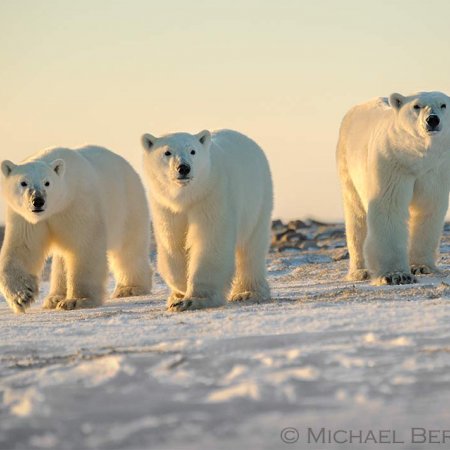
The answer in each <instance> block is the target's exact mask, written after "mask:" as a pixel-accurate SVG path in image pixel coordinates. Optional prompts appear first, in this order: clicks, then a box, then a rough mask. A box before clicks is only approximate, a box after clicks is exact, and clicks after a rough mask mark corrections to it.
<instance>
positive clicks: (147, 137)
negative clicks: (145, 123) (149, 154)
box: [141, 133, 158, 150]
mask: <svg viewBox="0 0 450 450" xmlns="http://www.w3.org/2000/svg"><path fill="white" fill-rule="evenodd" d="M141 140H142V146H143V147H144V149H145V150H152V149H153V147H154V145H155V142H156V141H157V140H158V138H156V137H155V136H152V135H151V134H150V133H145V134H144V135H142V138H141Z"/></svg>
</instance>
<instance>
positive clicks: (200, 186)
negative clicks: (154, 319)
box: [142, 130, 273, 311]
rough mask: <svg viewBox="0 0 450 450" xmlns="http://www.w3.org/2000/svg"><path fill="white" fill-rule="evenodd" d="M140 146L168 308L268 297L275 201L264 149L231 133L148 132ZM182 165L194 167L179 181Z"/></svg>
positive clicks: (195, 307)
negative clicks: (167, 289) (157, 135)
mask: <svg viewBox="0 0 450 450" xmlns="http://www.w3.org/2000/svg"><path fill="white" fill-rule="evenodd" d="M142 141H143V145H144V148H145V150H146V151H145V156H144V166H145V170H146V174H147V181H148V183H149V186H150V201H151V209H152V217H153V225H154V230H155V236H156V243H157V247H158V269H159V272H160V273H161V275H162V276H163V278H164V279H165V281H166V282H167V284H168V285H169V287H170V289H171V294H170V297H169V299H168V308H169V309H170V310H174V311H180V310H185V309H197V308H206V307H213V306H219V305H222V304H223V303H224V302H225V298H226V296H227V294H229V298H230V300H245V299H248V298H255V299H261V300H265V299H268V298H270V291H269V286H268V283H267V281H266V266H265V258H266V254H267V251H268V248H269V237H270V217H271V211H272V204H273V199H272V197H273V195H272V181H271V176H270V170H269V165H268V162H267V159H266V157H265V155H264V153H263V151H262V150H261V148H260V147H259V146H258V145H257V144H256V143H255V142H253V141H252V140H250V139H249V138H247V137H246V136H244V135H242V134H240V133H237V132H236V131H230V130H221V131H216V132H214V133H212V135H211V134H210V133H209V132H208V131H203V132H201V133H199V134H197V135H191V134H188V133H175V134H170V135H167V136H163V137H161V138H155V137H154V136H152V135H150V134H146V135H144V136H143V138H142ZM193 150H194V151H195V152H196V153H195V155H192V154H191V152H192V151H193ZM166 152H170V155H165V153H166ZM181 163H185V164H188V165H190V167H191V172H190V174H189V177H190V179H189V180H179V179H178V178H179V174H178V172H177V167H178V166H179V165H180V164H181ZM230 287H231V292H229V291H230Z"/></svg>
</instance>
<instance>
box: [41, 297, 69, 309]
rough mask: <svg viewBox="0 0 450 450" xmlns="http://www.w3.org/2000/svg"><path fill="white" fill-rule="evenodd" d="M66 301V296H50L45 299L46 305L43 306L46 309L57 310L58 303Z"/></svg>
mask: <svg viewBox="0 0 450 450" xmlns="http://www.w3.org/2000/svg"><path fill="white" fill-rule="evenodd" d="M65 299H66V296H65V295H59V294H56V295H54V294H53V295H52V294H50V295H48V296H47V297H45V299H44V303H43V304H42V308H44V309H55V308H56V307H57V306H58V303H60V302H62V301H63V300H65Z"/></svg>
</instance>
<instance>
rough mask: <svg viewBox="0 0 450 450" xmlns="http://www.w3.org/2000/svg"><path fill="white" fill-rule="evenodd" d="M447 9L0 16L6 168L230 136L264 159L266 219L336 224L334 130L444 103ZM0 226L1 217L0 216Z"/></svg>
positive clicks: (372, 5) (296, 3)
mask: <svg viewBox="0 0 450 450" xmlns="http://www.w3.org/2000/svg"><path fill="white" fill-rule="evenodd" d="M449 13H450V2H448V1H447V0H434V1H433V2H425V1H423V0H397V1H396V0H377V1H373V0H340V1H331V0H314V1H304V0H278V1H273V0H268V1H266V0H239V1H234V0H204V1H203V0H202V1H199V0H191V1H186V0H185V1H182V0H164V1H152V0H77V1H74V0H69V1H68V0H53V1H52V0H1V1H0V130H1V135H2V145H1V147H0V158H1V159H2V160H3V159H11V160H12V161H14V162H19V161H20V160H21V159H23V158H25V157H26V156H28V155H30V154H32V153H35V152H36V151H38V150H40V149H42V148H46V147H50V146H56V145H58V146H66V147H77V146H79V145H82V144H86V143H91V144H97V145H103V146H105V147H108V148H110V149H111V150H113V151H115V152H117V153H119V154H121V155H123V156H124V157H126V158H127V159H128V160H129V161H130V162H131V163H132V164H133V166H134V167H135V168H136V169H137V170H138V171H139V172H140V173H142V171H141V160H142V152H143V150H142V148H141V145H140V137H141V135H142V134H143V133H144V132H150V133H152V134H154V135H160V134H163V133H167V132H174V131H188V132H199V131H201V130H202V129H204V128H207V129H210V130H214V129H219V128H232V129H236V130H239V131H241V132H243V133H245V134H248V135H249V136H250V137H251V138H253V139H254V140H256V141H257V142H258V143H259V144H260V145H261V146H262V148H263V149H264V150H265V152H266V154H267V156H268V158H269V161H270V164H271V167H272V173H273V179H274V184H275V211H274V217H282V218H285V219H287V218H305V217H315V218H318V219H323V220H335V219H342V216H343V213H342V205H341V199H340V188H339V184H338V179H337V175H336V169H335V157H334V153H335V146H336V141H337V134H338V129H339V125H340V121H341V119H342V116H343V114H344V113H345V112H346V110H347V109H348V108H349V107H350V106H352V105H353V104H355V103H359V102H362V101H365V100H368V99H370V98H372V97H376V96H388V95H389V94H390V93H391V92H400V93H402V94H408V93H412V92H415V91H420V90H441V91H444V92H446V93H450V58H449V49H450V38H449V36H450V26H449V24H448V17H449V16H450V14H449ZM0 207H1V208H0V221H3V209H4V206H3V203H0Z"/></svg>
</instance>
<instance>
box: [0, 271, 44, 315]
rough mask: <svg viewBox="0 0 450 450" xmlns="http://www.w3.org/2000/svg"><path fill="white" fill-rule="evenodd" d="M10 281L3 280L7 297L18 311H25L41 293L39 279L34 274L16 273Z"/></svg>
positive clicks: (15, 310)
mask: <svg viewBox="0 0 450 450" xmlns="http://www.w3.org/2000/svg"><path fill="white" fill-rule="evenodd" d="M8 278H9V280H10V281H9V282H8V281H6V282H3V287H4V291H5V295H6V299H7V301H8V303H9V305H10V306H11V308H12V309H13V310H14V312H16V313H23V312H25V310H26V309H27V308H29V307H30V305H31V303H32V302H34V300H35V298H36V296H37V295H38V293H39V287H38V279H37V277H35V276H34V275H30V274H26V273H15V274H13V275H11V276H10V277H8Z"/></svg>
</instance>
